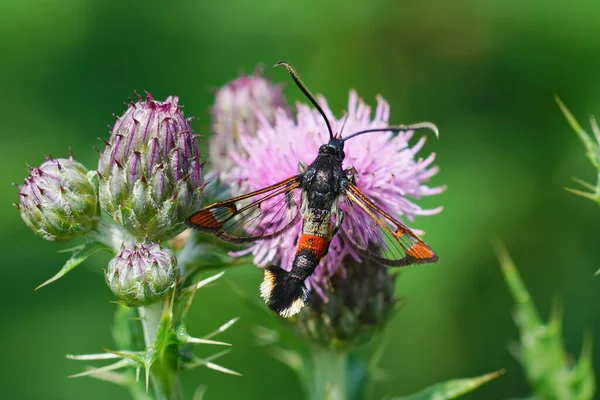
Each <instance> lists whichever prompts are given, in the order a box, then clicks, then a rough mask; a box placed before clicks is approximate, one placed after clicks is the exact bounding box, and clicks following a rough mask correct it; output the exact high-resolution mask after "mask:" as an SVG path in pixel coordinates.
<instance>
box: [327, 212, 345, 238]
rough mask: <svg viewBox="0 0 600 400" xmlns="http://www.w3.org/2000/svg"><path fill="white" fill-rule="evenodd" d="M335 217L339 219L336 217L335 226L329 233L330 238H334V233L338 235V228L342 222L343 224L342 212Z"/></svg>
mask: <svg viewBox="0 0 600 400" xmlns="http://www.w3.org/2000/svg"><path fill="white" fill-rule="evenodd" d="M337 215H338V216H339V218H338V217H336V221H335V226H334V227H333V230H332V231H331V237H332V238H333V237H334V236H335V234H336V233H338V231H339V230H340V227H341V226H342V222H344V210H339V211H338V214H337ZM330 243H331V242H330Z"/></svg>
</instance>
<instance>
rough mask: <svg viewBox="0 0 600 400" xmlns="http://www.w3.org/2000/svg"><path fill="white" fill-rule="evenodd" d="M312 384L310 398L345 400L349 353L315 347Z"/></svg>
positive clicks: (313, 349)
mask: <svg viewBox="0 0 600 400" xmlns="http://www.w3.org/2000/svg"><path fill="white" fill-rule="evenodd" d="M311 354H312V360H311V361H312V385H310V393H309V398H310V399H313V400H317V399H318V400H323V399H326V400H345V399H347V393H346V367H347V362H348V353H345V352H340V351H335V350H330V349H325V348H322V347H313V348H312V351H311Z"/></svg>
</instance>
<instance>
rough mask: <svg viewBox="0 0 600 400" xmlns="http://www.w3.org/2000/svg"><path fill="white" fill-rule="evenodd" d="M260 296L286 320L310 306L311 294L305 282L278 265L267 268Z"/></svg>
mask: <svg viewBox="0 0 600 400" xmlns="http://www.w3.org/2000/svg"><path fill="white" fill-rule="evenodd" d="M260 296H261V297H262V298H263V299H265V302H266V303H267V305H268V306H269V308H271V310H273V311H275V312H276V313H278V314H279V315H281V316H282V317H284V318H288V317H291V316H292V315H295V314H298V313H299V312H300V310H301V309H302V307H304V306H309V305H310V292H309V291H308V289H307V288H306V286H304V281H303V280H301V279H298V278H296V277H293V276H291V275H290V273H289V272H287V271H285V270H283V269H281V268H280V267H278V266H276V265H270V266H268V267H267V268H265V279H264V280H263V283H262V284H261V285H260Z"/></svg>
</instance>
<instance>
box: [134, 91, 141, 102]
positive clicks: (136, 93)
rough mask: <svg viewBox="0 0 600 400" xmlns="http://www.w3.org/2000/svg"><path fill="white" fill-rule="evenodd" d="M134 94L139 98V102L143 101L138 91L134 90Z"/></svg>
mask: <svg viewBox="0 0 600 400" xmlns="http://www.w3.org/2000/svg"><path fill="white" fill-rule="evenodd" d="M133 93H134V94H135V96H136V97H137V98H138V100H139V101H142V96H140V94H139V93H138V91H137V89H136V90H134V91H133Z"/></svg>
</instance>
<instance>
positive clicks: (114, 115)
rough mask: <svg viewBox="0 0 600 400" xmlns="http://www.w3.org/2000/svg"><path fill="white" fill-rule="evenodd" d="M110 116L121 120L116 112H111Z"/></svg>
mask: <svg viewBox="0 0 600 400" xmlns="http://www.w3.org/2000/svg"><path fill="white" fill-rule="evenodd" d="M112 117H113V118H114V119H116V120H117V121H120V120H121V117H119V116H118V115H117V114H115V113H113V114H112Z"/></svg>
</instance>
